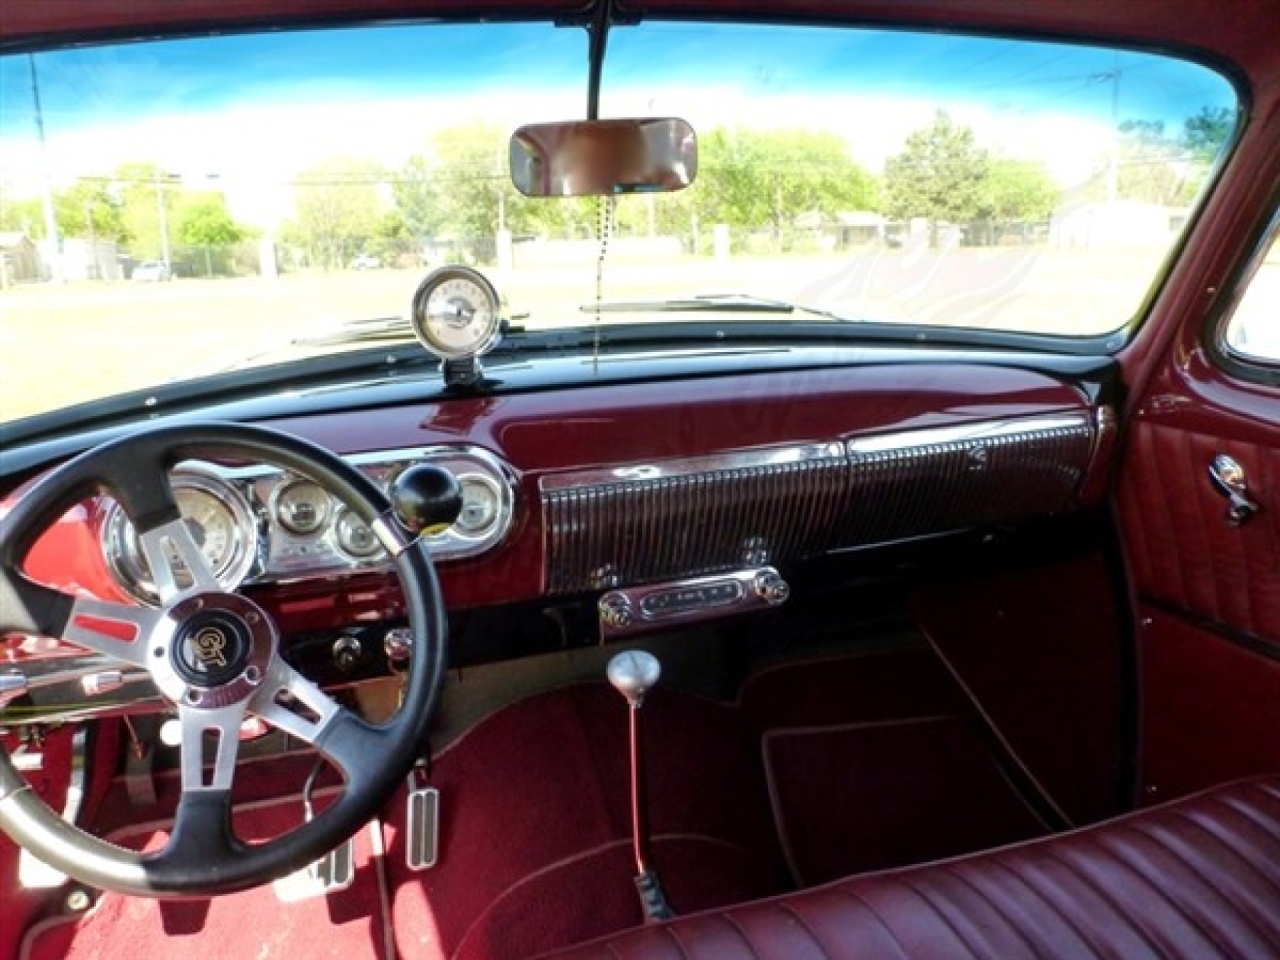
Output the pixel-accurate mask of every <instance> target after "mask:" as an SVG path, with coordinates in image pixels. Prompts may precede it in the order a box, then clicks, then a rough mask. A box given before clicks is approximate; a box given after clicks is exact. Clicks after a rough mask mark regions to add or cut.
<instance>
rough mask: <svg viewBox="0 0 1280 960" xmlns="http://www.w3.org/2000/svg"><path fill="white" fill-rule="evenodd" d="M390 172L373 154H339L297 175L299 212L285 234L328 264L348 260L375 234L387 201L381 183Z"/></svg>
mask: <svg viewBox="0 0 1280 960" xmlns="http://www.w3.org/2000/svg"><path fill="white" fill-rule="evenodd" d="M386 179H387V177H386V175H385V173H384V171H383V170H382V168H381V167H380V166H378V165H377V164H376V163H373V162H371V161H368V160H353V159H335V160H329V161H326V162H324V163H322V164H319V165H318V166H315V167H313V168H312V169H310V170H308V171H307V172H305V173H303V174H302V175H301V176H300V177H299V178H298V180H297V184H296V188H295V200H294V213H295V217H294V220H293V221H292V223H291V224H290V227H289V230H288V231H287V233H286V236H287V237H288V238H289V239H291V240H292V241H293V242H295V243H297V244H298V245H300V246H301V247H303V248H304V249H305V250H306V251H307V253H308V259H309V261H310V262H311V263H313V264H318V265H320V266H321V267H323V268H324V269H326V270H331V269H333V268H335V267H339V266H341V265H342V264H344V263H346V262H347V261H348V260H349V259H351V258H352V257H353V256H355V255H356V254H358V253H359V252H360V251H361V250H362V249H363V248H364V247H365V245H366V244H368V243H369V241H370V240H371V239H372V238H373V237H374V236H375V234H376V231H377V226H378V221H379V218H380V217H381V215H382V208H383V207H384V204H383V202H382V200H381V199H380V197H379V189H378V188H379V184H381V183H384V182H385V181H386Z"/></svg>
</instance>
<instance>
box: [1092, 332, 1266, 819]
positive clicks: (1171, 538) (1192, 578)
mask: <svg viewBox="0 0 1280 960" xmlns="http://www.w3.org/2000/svg"><path fill="white" fill-rule="evenodd" d="M1131 409H1133V410H1134V411H1135V412H1134V414H1133V417H1132V419H1131V421H1130V425H1129V432H1128V437H1127V442H1126V443H1125V446H1124V453H1123V456H1122V459H1121V468H1120V476H1119V485H1118V491H1117V501H1116V502H1117V508H1118V513H1119V519H1120V528H1121V532H1122V536H1123V538H1124V546H1125V554H1126V558H1127V561H1128V565H1129V573H1130V578H1131V585H1132V589H1133V591H1134V593H1135V594H1136V613H1137V617H1138V630H1137V634H1138V653H1139V660H1140V667H1139V669H1140V683H1141V695H1142V698H1143V703H1142V710H1141V714H1142V748H1141V751H1142V755H1141V760H1140V770H1141V777H1142V787H1143V789H1142V797H1143V800H1144V802H1158V801H1160V800H1166V799H1169V798H1170V797H1171V796H1176V795H1181V794H1185V793H1189V792H1191V791H1194V790H1197V789H1200V788H1202V787H1205V786H1209V785H1211V784H1213V783H1215V782H1219V781H1223V780H1229V779H1233V778H1235V777H1239V776H1244V775H1246V774H1249V773H1254V772H1261V771H1264V770H1280V738H1277V737H1275V736H1274V732H1275V730H1276V729H1277V725H1280V389H1277V388H1276V387H1274V386H1268V385H1267V384H1265V383H1260V382H1254V381H1248V380H1239V379H1236V378H1234V377H1233V376H1231V375H1230V374H1228V373H1227V372H1226V371H1225V370H1224V369H1222V368H1221V367H1220V366H1218V365H1217V364H1216V362H1215V361H1214V359H1213V358H1212V357H1211V356H1210V355H1209V354H1208V352H1207V351H1206V350H1205V348H1204V347H1203V345H1202V343H1201V337H1200V331H1199V329H1198V324H1195V323H1188V325H1187V329H1185V330H1184V331H1183V332H1182V336H1181V337H1180V338H1179V340H1178V341H1177V342H1175V344H1174V345H1173V347H1172V348H1171V350H1170V351H1169V354H1168V359H1167V360H1166V361H1165V363H1164V365H1163V368H1162V369H1160V370H1159V371H1158V373H1157V374H1156V376H1155V377H1154V378H1153V379H1152V381H1151V383H1150V385H1149V386H1148V387H1147V389H1146V390H1145V391H1144V393H1143V395H1142V396H1139V397H1137V398H1136V402H1135V404H1134V405H1133V406H1132V408H1131ZM1219 453H1226V454H1229V455H1230V456H1232V457H1233V458H1235V459H1236V460H1237V461H1238V462H1239V463H1240V464H1241V466H1242V467H1243V468H1244V473H1245V477H1246V478H1247V480H1248V487H1249V497H1250V499H1252V500H1253V501H1255V502H1257V503H1258V505H1259V507H1260V509H1259V511H1258V513H1257V514H1256V515H1255V516H1253V517H1252V518H1251V519H1249V520H1248V521H1246V522H1245V523H1243V524H1242V525H1239V526H1234V525H1232V524H1231V523H1230V522H1229V520H1228V517H1227V507H1228V501H1227V499H1226V497H1225V496H1223V495H1222V493H1220V492H1219V491H1218V490H1216V489H1215V487H1214V484H1213V481H1212V480H1211V479H1210V474H1209V467H1210V464H1211V463H1212V461H1213V459H1214V457H1215V456H1217V455H1218V454H1219Z"/></svg>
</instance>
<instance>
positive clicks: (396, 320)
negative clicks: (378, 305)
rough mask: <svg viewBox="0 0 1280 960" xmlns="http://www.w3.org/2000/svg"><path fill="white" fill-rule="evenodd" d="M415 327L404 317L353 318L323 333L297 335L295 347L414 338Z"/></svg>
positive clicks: (293, 342)
mask: <svg viewBox="0 0 1280 960" xmlns="http://www.w3.org/2000/svg"><path fill="white" fill-rule="evenodd" d="M412 339H413V327H412V325H410V323H409V321H408V320H406V319H405V318H404V317H370V318H368V319H367V320H352V321H350V322H348V323H344V324H343V325H342V326H340V327H337V328H335V329H333V330H328V331H325V332H323V333H316V334H310V335H308V336H305V337H297V338H295V339H294V340H293V341H291V342H292V344H293V346H295V347H331V346H339V345H341V344H345V343H379V342H382V341H387V340H412Z"/></svg>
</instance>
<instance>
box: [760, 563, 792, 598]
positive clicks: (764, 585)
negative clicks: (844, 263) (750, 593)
mask: <svg viewBox="0 0 1280 960" xmlns="http://www.w3.org/2000/svg"><path fill="white" fill-rule="evenodd" d="M753 586H754V588H755V591H756V596H757V597H759V598H760V599H761V600H763V601H764V602H765V603H768V604H772V605H777V604H779V603H785V602H786V599H787V597H789V596H791V586H790V585H789V584H788V583H787V581H785V580H783V579H782V577H781V576H780V575H779V574H778V572H777V571H775V570H765V571H763V572H761V573H760V574H759V575H758V576H757V577H756V580H755V583H754V584H753Z"/></svg>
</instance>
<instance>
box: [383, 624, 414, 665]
mask: <svg viewBox="0 0 1280 960" xmlns="http://www.w3.org/2000/svg"><path fill="white" fill-rule="evenodd" d="M382 652H383V653H385V654H386V655H387V663H389V664H390V665H391V669H392V670H403V669H404V668H405V667H407V666H408V665H409V658H410V657H411V656H413V631H412V630H410V629H408V628H407V627H392V628H391V629H390V630H388V631H387V634H386V636H384V637H383V638H382Z"/></svg>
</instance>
